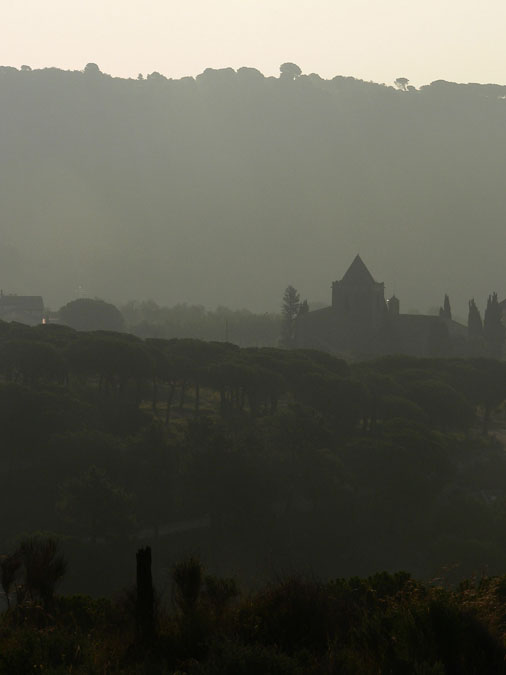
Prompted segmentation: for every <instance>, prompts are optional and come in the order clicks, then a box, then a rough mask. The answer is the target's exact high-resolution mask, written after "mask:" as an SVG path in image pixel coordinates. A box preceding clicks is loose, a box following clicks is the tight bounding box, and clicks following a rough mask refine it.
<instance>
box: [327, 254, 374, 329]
mask: <svg viewBox="0 0 506 675" xmlns="http://www.w3.org/2000/svg"><path fill="white" fill-rule="evenodd" d="M332 309H333V310H334V311H335V313H336V315H337V318H338V320H339V321H342V322H344V323H347V324H348V325H349V326H350V327H353V329H354V330H355V331H356V332H358V333H360V332H362V331H363V332H364V333H367V334H369V335H370V334H371V332H372V333H375V332H376V331H377V330H380V329H381V328H382V327H383V326H384V323H385V318H386V314H387V306H386V303H385V284H383V283H380V282H377V281H375V280H374V279H373V277H372V275H371V273H370V272H369V270H368V269H367V267H366V266H365V265H364V263H363V261H362V258H361V257H360V256H359V255H357V256H356V258H355V260H354V261H353V262H352V263H351V265H350V267H349V268H348V271H347V272H346V274H345V275H344V277H343V278H342V279H341V280H340V281H334V283H333V284H332Z"/></svg>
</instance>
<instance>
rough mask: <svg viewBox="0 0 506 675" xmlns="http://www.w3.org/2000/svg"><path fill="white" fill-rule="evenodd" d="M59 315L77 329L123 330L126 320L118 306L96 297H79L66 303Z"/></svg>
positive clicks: (63, 320) (64, 321)
mask: <svg viewBox="0 0 506 675" xmlns="http://www.w3.org/2000/svg"><path fill="white" fill-rule="evenodd" d="M58 315H59V317H60V319H61V321H62V322H63V323H65V324H67V325H68V326H70V327H71V328H75V329H76V330H110V331H121V330H123V328H124V320H123V316H122V314H121V312H120V311H119V309H118V308H117V307H115V306H114V305H112V304H111V303H109V302H105V301H104V300H98V299H96V298H79V299H78V300H72V301H71V302H68V303H67V304H66V305H64V306H63V307H62V308H61V309H60V311H59V312H58Z"/></svg>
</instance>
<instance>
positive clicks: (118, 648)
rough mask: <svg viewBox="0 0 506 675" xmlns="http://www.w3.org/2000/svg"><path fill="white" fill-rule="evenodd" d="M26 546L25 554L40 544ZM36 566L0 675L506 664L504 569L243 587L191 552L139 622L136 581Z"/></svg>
mask: <svg viewBox="0 0 506 675" xmlns="http://www.w3.org/2000/svg"><path fill="white" fill-rule="evenodd" d="M30 544H31V550H32V553H33V550H34V548H35V549H37V547H38V549H39V550H40V549H41V548H42V549H45V548H47V542H44V541H43V540H39V541H38V544H37V543H36V544H35V545H34V542H33V540H32V541H31V542H30ZM25 547H26V543H25ZM53 552H54V551H53ZM139 553H143V552H142V551H140V552H139ZM39 562H40V560H39ZM42 568H43V569H41V567H40V565H39V567H38V569H37V571H38V572H39V574H38V576H37V577H36V579H35V580H34V576H33V571H34V570H33V565H32V566H31V567H30V570H31V572H32V576H31V577H30V578H28V576H27V577H26V578H25V585H19V586H17V588H18V592H21V597H22V599H20V600H19V601H18V604H17V605H16V606H14V607H13V608H11V609H9V610H8V611H7V612H6V613H4V614H3V615H2V616H1V618H0V673H2V674H3V673H5V674H6V675H7V674H8V675H17V674H19V675H25V674H26V673H28V672H50V673H70V672H71V673H78V674H81V673H82V674H85V673H87V674H90V675H91V674H93V673H97V674H98V673H101V674H104V675H107V674H113V673H139V674H140V673H143V674H144V673H145V674H146V675H147V674H149V675H151V674H153V673H160V674H162V673H167V674H169V673H171V674H174V675H176V674H177V675H185V674H186V675H259V674H262V675H311V674H313V675H317V674H318V675H319V674H322V675H323V674H325V675H332V674H336V675H337V674H342V673H345V674H356V675H367V674H369V673H370V674H371V675H372V674H376V673H410V674H411V673H419V674H424V675H429V674H432V675H445V674H448V675H450V674H454V673H455V674H459V675H465V674H467V673H469V674H471V673H490V674H494V673H504V672H506V666H505V659H506V624H505V617H506V593H505V589H506V577H496V578H482V579H480V580H473V581H470V582H465V583H462V584H461V585H460V586H459V587H458V588H457V589H456V590H452V591H450V590H445V589H444V588H442V587H441V586H439V585H427V584H422V583H420V582H417V581H415V580H414V579H412V578H411V577H410V576H409V575H408V574H406V573H402V572H400V573H396V574H387V573H381V574H376V575H374V576H372V577H369V578H367V579H360V578H358V577H354V578H351V579H335V580H332V581H328V582H321V581H318V580H316V579H315V578H309V577H302V576H292V577H285V578H283V579H278V580H277V581H276V582H274V583H270V584H268V585H266V586H264V587H262V588H260V589H259V590H257V591H255V592H241V591H240V589H239V587H238V586H237V584H236V582H235V581H234V580H233V579H223V578H218V577H215V576H211V575H208V574H206V573H205V570H204V568H203V566H202V564H201V562H200V561H199V560H198V559H196V558H188V559H185V560H183V561H182V562H179V563H178V564H176V565H175V566H174V567H173V569H172V571H171V594H170V596H169V597H165V598H164V597H160V596H158V597H157V602H156V603H155V607H156V611H154V612H153V611H152V614H151V616H150V617H148V622H146V621H145V612H144V609H145V608H143V607H142V603H141V602H140V595H141V585H139V581H138V586H137V588H135V587H132V589H131V590H129V591H127V592H124V593H123V594H122V595H121V596H118V597H116V598H115V599H114V600H108V599H104V598H100V599H92V598H90V597H89V596H83V595H74V596H67V597H65V596H54V595H51V594H50V595H49V596H48V593H47V585H44V584H41V583H40V582H41V580H42V579H43V578H44V572H46V574H47V572H48V571H49V576H50V578H51V579H53V578H54V577H53V576H51V570H50V568H49V567H48V566H47V559H46V567H45V568H44V565H42ZM3 571H4V572H5V566H4V570H3ZM41 572H42V573H41ZM4 578H5V577H4ZM138 580H139V576H138ZM4 586H5V585H4ZM28 591H29V592H28ZM143 612H144V615H143Z"/></svg>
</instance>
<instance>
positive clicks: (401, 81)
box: [394, 77, 409, 91]
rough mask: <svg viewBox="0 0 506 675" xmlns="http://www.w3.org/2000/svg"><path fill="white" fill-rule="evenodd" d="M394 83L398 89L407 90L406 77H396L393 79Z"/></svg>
mask: <svg viewBox="0 0 506 675" xmlns="http://www.w3.org/2000/svg"><path fill="white" fill-rule="evenodd" d="M394 84H395V86H396V87H397V89H399V90H400V91H407V90H408V84H409V80H408V78H407V77H398V78H397V79H396V80H394Z"/></svg>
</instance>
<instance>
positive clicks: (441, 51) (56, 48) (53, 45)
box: [0, 0, 506, 85]
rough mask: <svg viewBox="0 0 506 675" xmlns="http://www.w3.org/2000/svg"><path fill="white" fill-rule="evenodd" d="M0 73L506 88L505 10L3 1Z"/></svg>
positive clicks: (259, 1) (353, 2) (453, 5)
mask: <svg viewBox="0 0 506 675" xmlns="http://www.w3.org/2000/svg"><path fill="white" fill-rule="evenodd" d="M0 8H1V12H0V17H1V22H0V65H10V66H15V67H19V66H21V65H22V64H27V65H29V66H31V67H32V68H41V67H46V66H56V67H58V68H63V69H79V70H80V69H82V68H83V67H84V66H85V65H86V63H88V62H95V63H97V64H98V65H99V66H100V68H101V70H102V71H103V72H106V73H110V74H112V75H117V76H122V77H130V76H131V77H136V76H137V74H138V73H139V72H140V73H143V74H144V75H146V74H148V73H151V72H153V71H155V70H156V71H159V72H160V73H162V74H163V75H166V76H167V77H175V78H178V77H181V76H183V75H197V74H198V73H200V72H202V71H203V70H204V69H205V68H207V67H213V68H223V67H227V66H232V67H233V68H239V67H240V66H252V67H255V68H258V69H259V70H261V71H262V72H263V73H265V74H266V75H277V74H278V72H279V65H280V64H281V63H283V62H284V61H294V62H295V63H297V64H298V65H299V66H300V67H301V68H302V71H303V72H304V73H311V72H317V73H319V74H320V75H321V76H322V77H325V78H330V77H333V76H334V75H353V76H354V77H359V78H363V79H365V80H374V81H376V82H386V83H391V82H392V81H393V80H394V79H395V78H396V77H399V76H404V77H408V78H409V79H410V80H411V82H412V83H413V84H415V85H420V84H425V83H429V82H431V81H432V80H436V79H446V80H453V81H458V82H497V83H500V84H504V83H506V39H505V37H504V35H505V27H506V0H481V2H478V1H477V0H383V1H381V0H291V1H289V0H144V1H143V2H140V1H139V0H9V1H8V0H0Z"/></svg>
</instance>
